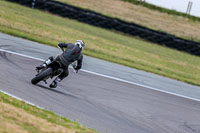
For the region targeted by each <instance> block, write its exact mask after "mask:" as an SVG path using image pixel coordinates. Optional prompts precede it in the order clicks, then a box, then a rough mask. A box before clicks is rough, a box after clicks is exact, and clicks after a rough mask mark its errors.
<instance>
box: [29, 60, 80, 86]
mask: <svg viewBox="0 0 200 133" xmlns="http://www.w3.org/2000/svg"><path fill="white" fill-rule="evenodd" d="M71 65H72V67H73V68H74V72H75V73H78V71H77V70H75V67H76V62H74V63H72V64H71ZM61 66H62V65H61V63H60V62H59V61H56V60H54V61H52V62H51V63H50V64H49V65H48V66H47V67H45V68H42V69H41V70H38V69H36V71H37V74H36V75H35V77H34V78H33V79H32V80H31V83H32V84H34V85H36V84H37V83H39V82H40V81H44V82H45V84H47V80H48V79H49V78H51V79H52V78H54V77H56V76H58V75H60V74H61V73H62V72H63V71H64V70H63V68H62V67H61Z"/></svg>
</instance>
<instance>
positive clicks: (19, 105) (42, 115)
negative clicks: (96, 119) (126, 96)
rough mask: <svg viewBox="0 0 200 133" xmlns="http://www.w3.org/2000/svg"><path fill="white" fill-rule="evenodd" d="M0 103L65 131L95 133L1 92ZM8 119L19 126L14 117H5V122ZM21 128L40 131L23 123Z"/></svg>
mask: <svg viewBox="0 0 200 133" xmlns="http://www.w3.org/2000/svg"><path fill="white" fill-rule="evenodd" d="M0 102H3V103H6V104H9V105H12V106H14V107H15V110H18V109H23V110H24V111H25V112H27V113H28V114H30V116H31V115H33V116H36V117H38V118H39V119H44V120H46V121H48V122H49V123H53V124H55V125H58V126H62V127H66V128H67V129H72V130H73V131H75V132H74V133H97V131H95V130H93V129H89V128H86V127H85V126H83V125H80V124H79V123H77V122H73V121H71V120H69V119H67V118H64V117H61V116H58V115H56V114H54V113H52V112H50V111H47V110H44V109H40V108H37V107H35V106H32V105H30V104H27V103H25V102H23V101H20V100H17V99H15V98H13V97H10V96H8V95H6V94H3V93H2V92H0ZM8 112H12V110H10V111H8ZM1 115H4V114H1ZM0 118H1V116H0ZM4 119H5V118H4ZM9 119H12V121H14V122H15V123H18V124H19V121H17V120H16V119H15V118H14V117H11V116H10V115H7V116H6V120H8V121H9ZM27 119H28V118H27ZM21 126H22V127H24V129H25V130H26V131H28V132H30V133H32V132H35V131H38V132H39V131H40V130H39V129H36V128H35V127H34V125H30V124H29V123H23V124H21ZM5 128H6V127H5ZM0 131H1V130H0ZM63 132H66V131H63Z"/></svg>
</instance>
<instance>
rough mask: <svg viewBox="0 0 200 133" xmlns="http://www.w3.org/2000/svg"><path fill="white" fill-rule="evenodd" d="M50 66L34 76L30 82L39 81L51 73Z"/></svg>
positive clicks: (35, 82)
mask: <svg viewBox="0 0 200 133" xmlns="http://www.w3.org/2000/svg"><path fill="white" fill-rule="evenodd" d="M52 71H53V70H52V68H50V67H49V68H47V69H46V70H44V71H43V72H41V73H39V74H38V75H37V76H36V77H35V78H33V79H32V80H31V83H32V84H34V85H35V84H37V83H38V82H40V81H41V80H43V79H45V78H46V77H48V76H49V75H50V74H51V73H52Z"/></svg>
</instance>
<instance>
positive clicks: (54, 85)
mask: <svg viewBox="0 0 200 133" xmlns="http://www.w3.org/2000/svg"><path fill="white" fill-rule="evenodd" d="M60 81H61V79H60V78H59V77H56V79H55V80H54V81H53V82H52V83H51V84H50V85H49V87H50V88H56V87H57V85H58V82H60Z"/></svg>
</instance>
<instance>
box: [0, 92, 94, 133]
mask: <svg viewBox="0 0 200 133" xmlns="http://www.w3.org/2000/svg"><path fill="white" fill-rule="evenodd" d="M0 133H97V132H96V131H94V130H92V129H88V128H86V127H84V126H82V125H80V124H78V123H76V122H72V121H70V120H68V119H66V118H63V117H60V116H57V115H55V114H54V113H51V112H49V111H45V110H43V109H39V108H36V107H34V106H32V105H29V104H26V103H24V102H22V101H19V100H16V99H14V98H12V97H10V96H7V95H5V94H3V93H1V92H0Z"/></svg>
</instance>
